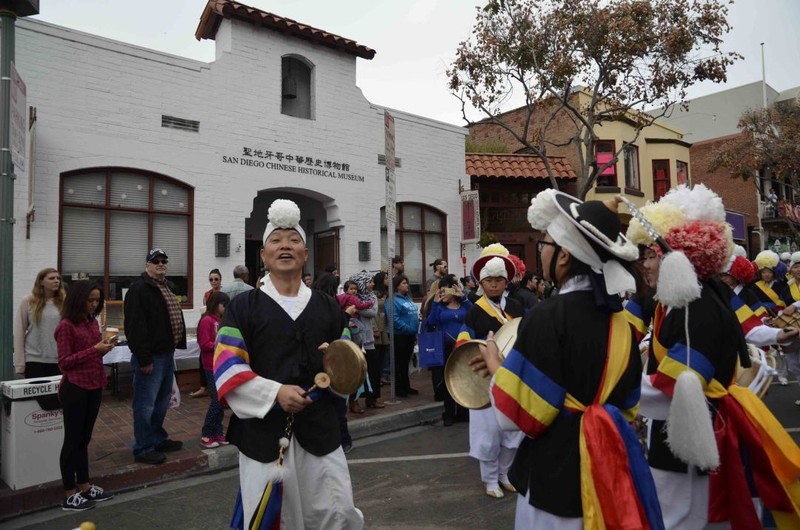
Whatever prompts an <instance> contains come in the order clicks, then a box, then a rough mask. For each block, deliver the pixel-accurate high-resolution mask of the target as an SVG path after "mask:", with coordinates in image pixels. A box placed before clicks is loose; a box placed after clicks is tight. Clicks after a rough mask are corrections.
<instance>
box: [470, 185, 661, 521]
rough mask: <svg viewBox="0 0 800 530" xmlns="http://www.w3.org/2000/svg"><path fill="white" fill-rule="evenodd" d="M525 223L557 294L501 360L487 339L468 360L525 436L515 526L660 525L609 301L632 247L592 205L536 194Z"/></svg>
mask: <svg viewBox="0 0 800 530" xmlns="http://www.w3.org/2000/svg"><path fill="white" fill-rule="evenodd" d="M528 220H529V221H530V223H531V225H532V226H533V228H534V229H536V230H540V231H543V232H545V236H544V238H543V239H542V240H541V241H540V244H539V254H540V259H541V262H540V263H541V266H542V269H543V271H544V276H545V278H546V279H547V280H550V281H552V282H554V283H555V284H556V286H558V289H559V292H558V295H557V296H555V297H553V298H549V299H547V300H546V301H544V302H542V303H540V304H537V305H536V306H535V307H534V308H533V309H532V310H531V311H530V312H529V313H528V314H527V315H526V316H525V317H524V318H523V320H522V323H521V324H520V327H519V332H518V336H517V341H516V343H515V344H514V348H513V349H512V350H511V351H510V352H509V353H508V355H507V357H506V358H505V361H503V362H502V365H501V362H500V359H499V357H498V355H497V346H496V344H494V343H493V342H492V340H493V339H491V338H490V339H489V340H488V341H487V342H488V344H487V346H486V348H485V349H483V350H482V354H483V360H482V361H481V359H480V357H478V358H477V359H473V361H471V362H472V363H473V366H474V368H475V369H476V370H480V369H482V368H484V366H485V367H486V368H488V371H489V373H491V374H493V376H494V377H493V380H492V382H493V384H492V386H491V397H492V405H493V410H494V411H495V412H496V415H497V420H498V422H499V424H500V426H501V427H503V428H506V429H519V430H521V431H522V432H524V433H525V434H526V437H525V439H524V441H523V442H522V444H521V445H520V447H519V449H518V450H517V455H516V458H515V459H514V463H513V465H512V466H511V470H510V471H509V478H510V479H511V483H512V484H513V485H514V487H515V488H516V489H517V491H518V492H519V493H520V495H519V496H518V498H517V510H516V521H515V527H516V528H519V529H522V528H525V529H526V530H530V529H534V530H537V529H547V530H551V529H554V528H558V529H562V530H572V529H575V530H577V529H582V528H652V529H659V528H663V524H662V522H661V513H660V510H659V507H658V499H657V497H656V493H655V487H654V484H653V480H652V477H651V476H650V473H649V469H648V467H647V463H646V461H645V460H644V457H643V455H642V453H641V449H640V447H639V446H638V441H637V438H636V435H635V434H634V432H633V430H632V429H631V427H630V425H629V422H630V421H632V420H633V419H634V417H635V415H636V409H637V406H638V402H639V386H640V379H641V373H642V365H641V358H640V356H639V351H638V348H637V346H636V343H635V342H634V341H633V329H632V327H631V325H630V324H629V323H628V320H627V318H626V317H625V314H624V313H623V311H622V301H621V298H620V294H622V293H624V292H626V291H631V290H633V289H634V288H635V282H634V277H633V276H632V275H631V273H630V272H629V269H630V266H631V264H632V262H633V261H634V260H636V259H637V257H638V255H639V253H638V250H637V248H636V246H635V245H632V244H630V243H629V242H628V241H627V240H626V239H625V237H624V236H622V235H621V234H620V221H619V217H618V216H617V214H616V212H614V211H612V210H611V209H609V208H608V207H607V206H606V205H604V204H603V203H602V202H599V201H587V202H582V201H580V200H578V199H576V198H574V197H571V196H569V195H566V194H564V193H561V192H558V191H554V190H545V191H543V192H541V193H539V194H538V195H537V196H536V198H535V199H534V200H533V201H532V203H531V207H530V209H529V210H528ZM484 363H485V365H484Z"/></svg>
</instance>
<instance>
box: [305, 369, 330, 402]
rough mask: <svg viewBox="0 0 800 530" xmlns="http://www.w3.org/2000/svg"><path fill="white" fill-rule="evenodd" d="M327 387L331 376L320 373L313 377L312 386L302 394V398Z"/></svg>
mask: <svg viewBox="0 0 800 530" xmlns="http://www.w3.org/2000/svg"><path fill="white" fill-rule="evenodd" d="M329 386H331V376H329V375H328V374H326V373H325V372H320V373H318V374H317V375H315V376H314V386H312V387H311V388H309V389H308V390H306V391H305V392H303V397H308V395H309V394H310V393H311V392H313V391H314V390H317V389H318V388H320V389H325V388H328V387H329Z"/></svg>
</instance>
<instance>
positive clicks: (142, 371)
mask: <svg viewBox="0 0 800 530" xmlns="http://www.w3.org/2000/svg"><path fill="white" fill-rule="evenodd" d="M168 263H169V258H168V257H167V253H166V252H164V251H163V250H162V249H160V248H155V249H153V250H151V251H150V252H148V253H147V259H146V262H145V269H144V272H143V273H142V275H141V277H139V279H137V280H136V281H135V282H133V283H132V284H131V287H130V289H128V294H127V295H126V296H125V337H126V338H127V339H128V347H129V348H130V350H131V353H132V354H133V355H132V356H131V369H132V370H133V403H132V408H133V435H134V437H135V438H136V440H135V442H134V445H133V457H134V460H136V462H140V463H143V464H161V463H162V462H164V460H166V455H165V454H164V453H166V452H170V451H178V450H180V449H181V448H182V447H183V443H182V442H179V441H177V440H170V439H169V436H168V435H167V431H166V430H164V418H165V417H166V415H167V409H168V408H169V400H170V396H171V394H172V381H173V372H174V366H175V363H174V354H175V348H181V349H186V323H185V322H184V320H183V312H182V311H181V306H180V303H179V302H178V299H177V298H176V297H175V294H174V293H173V292H172V291H171V290H170V287H169V284H168V282H167V264H168Z"/></svg>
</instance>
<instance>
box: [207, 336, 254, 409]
mask: <svg viewBox="0 0 800 530" xmlns="http://www.w3.org/2000/svg"><path fill="white" fill-rule="evenodd" d="M255 377H256V373H255V372H253V370H252V368H250V354H249V353H248V351H247V345H246V344H245V342H244V339H243V338H242V333H241V332H240V331H239V330H238V329H237V328H235V327H232V326H223V327H220V328H219V331H217V341H216V345H215V347H214V380H215V381H216V384H217V395H218V397H219V400H220V402H223V403H224V401H223V400H224V398H225V394H227V393H228V392H230V391H231V390H232V389H234V388H236V387H238V386H240V385H242V384H244V383H246V382H247V381H250V380H251V379H253V378H255Z"/></svg>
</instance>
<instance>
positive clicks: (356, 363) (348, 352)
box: [322, 339, 367, 395]
mask: <svg viewBox="0 0 800 530" xmlns="http://www.w3.org/2000/svg"><path fill="white" fill-rule="evenodd" d="M322 367H323V369H324V370H325V373H326V374H328V376H330V378H331V388H333V389H334V390H335V391H336V392H337V393H339V394H342V395H349V394H352V393H353V392H355V391H356V390H358V387H360V386H361V383H363V382H364V378H365V377H366V375H367V358H366V357H364V352H362V351H361V347H359V346H358V345H356V343H354V342H353V341H349V340H345V339H338V340H335V341H333V342H331V343H330V344H329V345H328V348H327V349H326V350H325V353H324V354H323V355H322Z"/></svg>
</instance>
